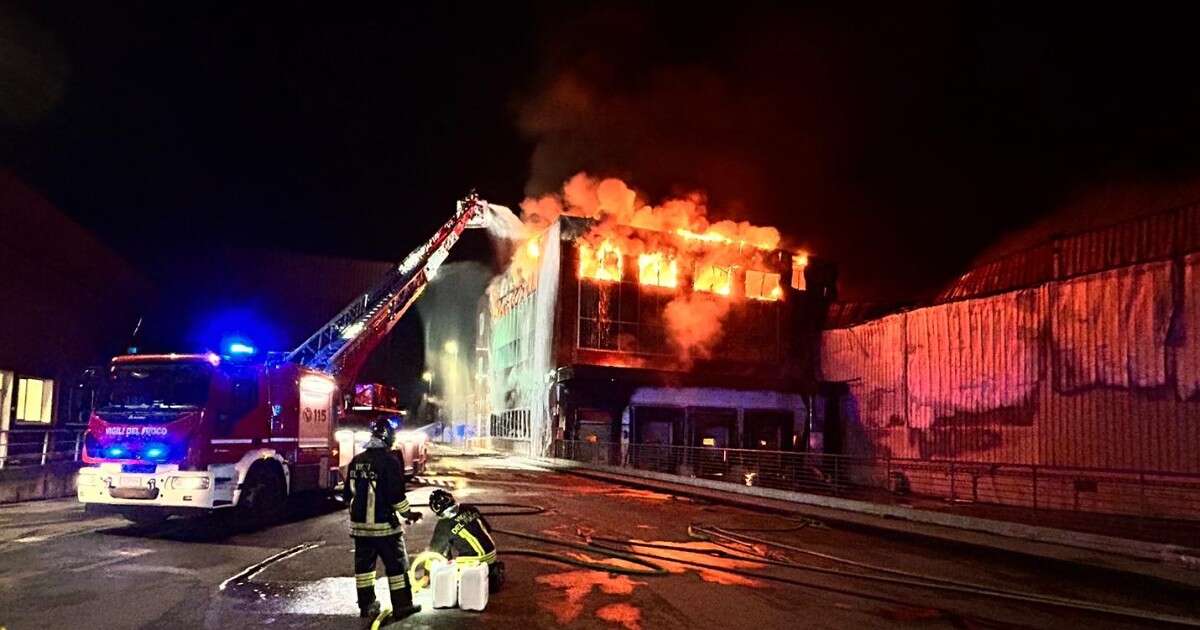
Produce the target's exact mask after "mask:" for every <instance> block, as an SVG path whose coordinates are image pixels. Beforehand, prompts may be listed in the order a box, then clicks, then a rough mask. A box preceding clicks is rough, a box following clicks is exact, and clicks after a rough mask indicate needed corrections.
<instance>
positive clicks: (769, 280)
mask: <svg viewBox="0 0 1200 630" xmlns="http://www.w3.org/2000/svg"><path fill="white" fill-rule="evenodd" d="M746 297H748V298H750V299H752V300H778V299H779V298H781V297H783V289H782V288H781V287H780V286H779V274H777V273H771V272H769V271H754V270H753V269H751V270H748V271H746Z"/></svg>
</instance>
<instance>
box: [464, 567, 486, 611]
mask: <svg viewBox="0 0 1200 630" xmlns="http://www.w3.org/2000/svg"><path fill="white" fill-rule="evenodd" d="M487 603H488V565H487V564H485V563H482V562H481V563H479V564H476V565H474V566H469V567H463V570H462V575H461V576H460V577H459V579H458V605H459V607H460V608H462V609H463V610H483V609H484V608H487Z"/></svg>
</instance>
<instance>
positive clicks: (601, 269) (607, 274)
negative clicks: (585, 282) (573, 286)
mask: <svg viewBox="0 0 1200 630" xmlns="http://www.w3.org/2000/svg"><path fill="white" fill-rule="evenodd" d="M623 276H624V256H623V255H622V253H621V248H619V247H617V246H616V245H615V244H613V242H612V241H610V240H608V239H605V240H604V242H602V243H600V247H597V248H595V249H593V248H592V246H591V245H589V244H587V243H585V242H580V244H579V277H580V278H590V279H592V280H601V281H604V282H620V280H621V278H622V277H623Z"/></svg>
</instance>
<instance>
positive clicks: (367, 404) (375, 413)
mask: <svg viewBox="0 0 1200 630" xmlns="http://www.w3.org/2000/svg"><path fill="white" fill-rule="evenodd" d="M376 420H387V421H389V422H391V423H392V426H393V427H395V428H396V450H397V451H399V452H400V455H401V456H402V459H403V460H404V474H405V475H406V476H408V477H409V478H412V477H416V476H417V475H420V474H421V473H423V472H425V466H426V465H427V464H428V463H429V440H428V437H429V436H428V435H426V433H425V431H424V427H409V426H407V420H408V411H407V410H405V409H401V408H400V392H399V390H397V389H396V388H395V387H390V386H388V385H384V384H382V383H359V384H357V385H355V386H354V399H353V402H352V403H351V404H350V407H349V409H347V410H346V412H345V413H344V414H342V415H341V416H340V417H339V422H338V426H339V427H340V428H339V429H338V431H337V433H335V434H334V437H335V438H337V442H338V451H339V452H340V453H341V459H340V460H339V465H340V467H341V468H342V470H345V469H346V467H347V466H349V465H350V459H351V458H353V457H354V455H355V454H356V453H357V452H359V451H361V449H362V445H363V444H364V443H365V442H366V441H367V439H368V438H370V435H371V434H370V432H369V431H368V429H369V428H370V426H371V423H372V422H375V421H376Z"/></svg>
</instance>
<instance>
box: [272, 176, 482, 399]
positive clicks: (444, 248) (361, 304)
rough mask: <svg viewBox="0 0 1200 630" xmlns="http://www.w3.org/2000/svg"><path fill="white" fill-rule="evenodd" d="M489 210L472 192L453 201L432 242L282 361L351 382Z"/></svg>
mask: <svg viewBox="0 0 1200 630" xmlns="http://www.w3.org/2000/svg"><path fill="white" fill-rule="evenodd" d="M489 212H490V206H489V204H488V203H487V202H486V201H484V200H483V199H480V198H479V196H478V195H476V194H474V193H472V194H470V195H468V196H467V197H466V198H464V199H462V200H461V201H459V202H458V204H457V209H456V211H455V213H454V216H452V217H450V220H448V221H446V223H445V224H444V225H442V227H441V228H440V229H439V230H438V231H437V233H435V234H434V235H433V238H431V239H429V240H428V241H427V242H425V243H424V244H422V245H421V246H420V247H417V248H416V249H414V250H413V251H412V252H411V253H409V255H408V256H407V257H405V258H404V260H403V262H401V263H400V264H399V265H397V266H395V267H393V268H392V269H391V270H390V271H389V272H388V274H387V276H386V277H384V279H383V280H382V281H381V282H380V283H379V284H378V285H377V286H375V288H373V289H372V290H371V291H368V292H367V293H364V294H362V295H360V296H358V297H356V298H355V299H354V300H353V301H352V302H350V304H348V305H347V306H346V308H344V309H342V311H341V312H340V313H338V314H337V315H335V316H334V317H333V319H330V320H329V322H328V323H326V324H325V325H324V326H322V327H321V328H320V329H318V330H317V331H316V332H314V333H313V334H312V336H310V337H309V338H308V339H306V340H305V341H304V343H302V344H300V345H299V346H297V347H296V349H295V350H292V351H291V352H289V353H287V354H286V355H284V356H283V357H282V360H283V361H287V362H291V363H296V364H299V365H303V366H304V367H307V368H309V369H312V370H316V371H318V372H324V373H326V374H330V375H333V376H334V377H335V378H337V379H338V380H339V381H341V382H343V383H352V382H353V381H354V377H355V376H357V374H358V370H359V369H360V368H361V367H362V363H363V361H365V360H366V358H367V356H369V355H370V354H371V351H372V350H374V349H375V347H376V346H378V345H379V343H380V342H381V341H382V340H383V339H384V338H385V337H387V335H388V333H390V332H391V330H392V328H393V327H394V326H395V325H396V322H398V321H400V318H401V317H403V316H404V314H405V313H406V312H407V311H408V308H409V307H410V306H412V304H413V302H415V301H416V300H417V298H419V297H420V296H421V293H422V292H423V291H424V290H425V287H426V286H427V285H428V284H429V281H430V280H432V279H433V277H434V276H435V275H436V274H437V270H438V268H439V267H440V266H441V264H442V263H443V262H444V261H445V260H446V257H447V256H449V255H450V249H451V248H453V247H454V245H455V243H457V242H458V239H459V236H461V235H462V232H463V230H464V229H467V228H479V227H486V225H487V221H488V216H489Z"/></svg>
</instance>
